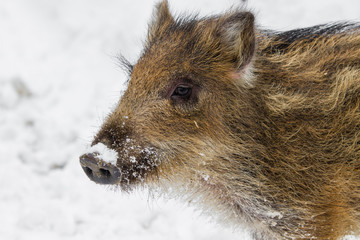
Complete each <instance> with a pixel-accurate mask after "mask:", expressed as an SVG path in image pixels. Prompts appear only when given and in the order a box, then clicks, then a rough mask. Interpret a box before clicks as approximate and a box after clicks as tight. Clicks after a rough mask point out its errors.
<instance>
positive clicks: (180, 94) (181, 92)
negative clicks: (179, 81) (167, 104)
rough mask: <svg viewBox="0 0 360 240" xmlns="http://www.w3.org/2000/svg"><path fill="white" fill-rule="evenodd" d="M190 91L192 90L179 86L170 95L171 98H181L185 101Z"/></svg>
mask: <svg viewBox="0 0 360 240" xmlns="http://www.w3.org/2000/svg"><path fill="white" fill-rule="evenodd" d="M191 90H192V88H191V87H189V86H185V85H179V86H177V87H176V88H175V90H174V92H173V93H172V95H171V98H172V99H174V98H181V99H184V100H187V99H189V98H190V96H191Z"/></svg>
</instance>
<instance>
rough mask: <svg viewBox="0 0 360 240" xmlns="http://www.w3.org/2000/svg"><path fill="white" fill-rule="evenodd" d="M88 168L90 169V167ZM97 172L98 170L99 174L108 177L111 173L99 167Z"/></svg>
mask: <svg viewBox="0 0 360 240" xmlns="http://www.w3.org/2000/svg"><path fill="white" fill-rule="evenodd" d="M90 170H91V169H90ZM99 172H100V174H101V176H102V177H105V178H110V177H111V173H110V171H109V170H106V169H103V168H100V169H99Z"/></svg>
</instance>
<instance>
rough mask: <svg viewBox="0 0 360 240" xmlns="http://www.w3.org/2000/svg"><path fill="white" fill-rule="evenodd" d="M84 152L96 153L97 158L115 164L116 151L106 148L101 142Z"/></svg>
mask: <svg viewBox="0 0 360 240" xmlns="http://www.w3.org/2000/svg"><path fill="white" fill-rule="evenodd" d="M85 153H97V154H98V155H97V157H98V158H100V159H101V160H103V161H104V162H107V163H110V164H112V165H116V162H117V159H118V153H117V152H116V151H115V150H113V149H110V148H108V147H107V146H105V145H104V144H103V143H98V144H96V145H94V146H92V147H90V148H88V149H87V150H86V152H85Z"/></svg>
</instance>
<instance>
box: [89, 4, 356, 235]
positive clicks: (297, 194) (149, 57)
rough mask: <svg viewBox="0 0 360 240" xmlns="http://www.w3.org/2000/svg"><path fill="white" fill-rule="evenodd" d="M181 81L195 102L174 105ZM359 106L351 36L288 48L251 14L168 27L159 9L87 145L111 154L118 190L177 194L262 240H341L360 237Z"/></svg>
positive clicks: (170, 21)
mask: <svg viewBox="0 0 360 240" xmlns="http://www.w3.org/2000/svg"><path fill="white" fill-rule="evenodd" d="M184 82H185V84H187V83H189V82H190V83H189V84H190V85H191V86H192V87H193V88H192V91H193V94H194V97H193V96H192V97H191V98H190V100H189V101H184V100H181V99H180V100H176V99H173V97H171V94H172V91H173V89H174V88H176V86H178V85H177V84H179V83H180V84H182V83H184ZM359 107H360V34H359V31H358V30H356V28H353V29H351V30H347V31H339V32H332V33H323V34H318V35H316V34H314V35H313V36H311V35H310V37H309V36H308V37H299V38H298V39H296V38H295V39H293V40H291V41H287V40H286V39H285V38H284V37H281V36H280V35H279V34H276V33H267V32H264V31H261V30H258V29H255V28H254V17H253V15H252V14H251V13H248V12H241V11H232V12H229V13H226V14H224V15H221V16H215V17H211V18H205V19H195V18H194V19H187V20H186V19H181V18H179V19H174V18H173V17H172V16H171V14H170V12H169V10H168V6H167V2H166V1H164V2H162V3H161V4H159V5H158V7H157V12H156V14H155V16H154V20H153V22H152V23H151V25H150V28H149V33H148V39H147V42H146V46H145V50H144V52H143V54H142V56H141V58H140V59H139V61H138V62H137V64H136V65H135V66H134V68H133V69H132V72H131V79H130V81H129V85H128V88H127V90H126V92H125V93H124V95H123V96H122V98H121V101H120V103H119V105H118V106H117V107H116V109H115V110H114V111H113V113H111V114H110V115H109V117H108V118H107V119H106V121H105V123H104V125H103V126H102V128H101V130H100V132H99V133H98V134H97V136H96V138H95V141H94V144H95V143H97V142H103V143H105V144H106V145H107V146H108V147H110V148H112V149H115V150H116V151H117V152H118V154H119V159H118V162H117V167H118V168H119V169H121V172H122V177H121V179H119V183H118V185H119V186H120V187H121V188H122V189H124V190H130V189H132V188H133V187H136V186H148V187H149V188H150V189H161V190H162V191H166V192H168V193H170V194H171V193H172V194H176V195H177V196H181V197H183V198H185V199H187V200H190V201H192V202H196V203H198V204H200V205H202V206H203V207H204V209H205V210H207V211H208V212H210V213H211V214H214V215H217V216H219V217H218V218H219V219H220V220H221V221H229V222H232V223H235V225H237V224H245V225H247V226H249V227H250V228H251V229H252V230H253V232H254V237H255V238H257V239H339V238H341V237H343V236H344V235H346V234H358V233H359V228H360V145H359V142H360V109H359ZM130 157H135V158H136V161H135V162H134V161H130Z"/></svg>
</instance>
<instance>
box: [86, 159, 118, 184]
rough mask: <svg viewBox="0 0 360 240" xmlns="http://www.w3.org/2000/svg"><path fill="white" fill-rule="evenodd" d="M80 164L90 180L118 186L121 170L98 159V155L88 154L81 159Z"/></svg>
mask: <svg viewBox="0 0 360 240" xmlns="http://www.w3.org/2000/svg"><path fill="white" fill-rule="evenodd" d="M80 164H81V167H82V169H83V170H84V172H85V174H86V175H87V176H88V177H89V178H90V180H92V181H94V182H96V183H99V184H116V183H117V182H118V181H119V179H120V176H121V174H120V170H119V168H117V167H116V166H114V165H113V164H111V163H107V162H104V161H103V160H101V159H98V158H97V157H96V153H87V154H84V155H82V156H81V157H80Z"/></svg>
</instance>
